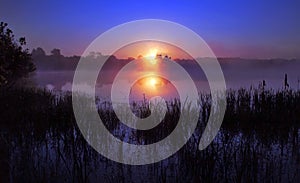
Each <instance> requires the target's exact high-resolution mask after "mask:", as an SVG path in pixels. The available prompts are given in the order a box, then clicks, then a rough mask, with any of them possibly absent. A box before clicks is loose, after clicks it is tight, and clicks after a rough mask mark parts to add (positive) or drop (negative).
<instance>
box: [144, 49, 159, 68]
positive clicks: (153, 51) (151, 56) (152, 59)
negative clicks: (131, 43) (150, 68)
mask: <svg viewBox="0 0 300 183" xmlns="http://www.w3.org/2000/svg"><path fill="white" fill-rule="evenodd" d="M157 53H158V50H157V49H150V50H149V52H148V53H147V54H146V55H145V59H146V60H147V61H149V62H150V63H151V64H156V56H157Z"/></svg>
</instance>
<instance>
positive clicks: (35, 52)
mask: <svg viewBox="0 0 300 183" xmlns="http://www.w3.org/2000/svg"><path fill="white" fill-rule="evenodd" d="M31 55H32V57H45V56H46V52H45V51H44V50H43V48H40V47H38V48H37V49H33V50H32V52H31Z"/></svg>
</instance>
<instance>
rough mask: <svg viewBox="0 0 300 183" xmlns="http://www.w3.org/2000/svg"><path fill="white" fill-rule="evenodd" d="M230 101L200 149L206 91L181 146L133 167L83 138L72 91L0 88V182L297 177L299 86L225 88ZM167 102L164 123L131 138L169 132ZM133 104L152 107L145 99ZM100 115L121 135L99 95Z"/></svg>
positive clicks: (172, 112) (173, 110)
mask: <svg viewBox="0 0 300 183" xmlns="http://www.w3.org/2000/svg"><path fill="white" fill-rule="evenodd" d="M227 102H228V106H227V111H226V114H225V119H224V122H223V124H222V127H221V130H220V132H219V133H218V135H217V137H216V138H215V140H214V141H213V143H212V144H211V145H210V146H208V147H207V148H206V149H205V150H203V151H199V150H198V149H197V147H198V142H199V139H200V137H201V133H202V132H203V129H204V127H205V123H206V121H207V119H208V111H209V109H210V97H209V96H208V95H204V94H203V95H201V101H200V103H201V110H200V119H199V123H198V127H197V129H196V131H195V133H194V135H193V136H192V137H191V139H190V140H189V141H188V143H187V144H186V145H185V146H184V147H183V148H182V149H181V150H180V151H178V152H177V153H175V154H174V155H173V156H171V157H170V158H168V159H166V160H163V161H161V162H158V163H155V164H150V165H143V166H130V165H122V164H119V163H116V162H113V161H111V160H109V159H106V158H105V157H103V156H101V155H100V154H98V153H97V152H96V151H95V150H94V149H93V148H92V147H91V146H89V145H88V144H87V142H86V141H85V140H84V138H83V137H82V135H81V133H80V132H79V129H78V128H77V125H76V122H75V119H74V115H73V111H72V100H71V96H70V95H69V94H67V93H66V94H63V95H54V94H51V93H50V92H47V91H44V90H36V89H13V88H10V89H5V90H4V89H3V90H1V92H0V147H1V148H0V164H1V166H0V182H7V181H13V182H95V181H97V182H299V181H300V144H299V143H300V92H299V91H292V90H283V91H272V90H268V91H264V90H259V89H250V90H245V89H241V90H238V91H229V92H228V98H227ZM168 105H170V106H172V107H170V108H169V111H168V112H167V115H166V118H165V120H164V122H163V124H164V125H163V126H160V127H163V129H160V130H159V129H155V130H156V131H155V133H154V132H151V130H150V132H149V133H148V134H146V133H142V132H139V131H131V135H132V136H136V137H138V139H139V141H138V142H133V141H132V142H130V141H129V142H130V143H150V142H151V139H153V138H154V137H155V138H157V137H159V138H163V137H164V136H167V135H168V133H170V132H171V131H172V129H173V128H174V126H175V125H176V121H175V120H176V119H177V118H178V116H179V115H180V114H178V113H179V110H178V106H179V105H180V104H179V103H178V102H177V101H176V100H174V101H171V102H169V104H168ZM134 108H136V109H140V112H141V115H144V116H146V115H147V114H148V113H149V111H148V108H147V106H145V105H144V104H143V103H142V104H137V105H134ZM99 114H100V116H101V118H105V120H106V121H107V123H106V126H107V128H108V129H109V130H111V131H112V132H113V133H115V135H116V136H117V137H118V138H122V135H118V133H121V132H120V131H118V130H116V129H120V124H119V123H118V120H117V118H116V117H115V116H114V113H113V111H112V110H111V108H110V104H109V103H106V102H101V101H100V104H99ZM174 121H175V122H174ZM174 123H175V125H174ZM146 136H147V137H146ZM133 139H134V138H133ZM149 139H150V140H149ZM122 140H126V139H122ZM143 141H144V142H143ZM99 143H101V142H99Z"/></svg>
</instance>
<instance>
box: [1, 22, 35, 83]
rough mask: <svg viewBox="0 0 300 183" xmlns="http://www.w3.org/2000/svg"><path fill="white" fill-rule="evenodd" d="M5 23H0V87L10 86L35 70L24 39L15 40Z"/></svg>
mask: <svg viewBox="0 0 300 183" xmlns="http://www.w3.org/2000/svg"><path fill="white" fill-rule="evenodd" d="M7 26H8V25H7V23H4V22H1V23H0V87H4V86H12V85H13V84H14V83H15V82H16V81H17V80H19V79H21V78H24V77H26V76H28V74H29V73H30V72H33V71H34V70H35V66H34V64H33V63H32V59H31V55H30V54H29V53H28V49H23V46H24V45H26V41H25V38H24V37H21V38H20V39H19V40H18V41H16V40H15V37H14V34H13V31H12V30H10V29H9V28H8V27H7Z"/></svg>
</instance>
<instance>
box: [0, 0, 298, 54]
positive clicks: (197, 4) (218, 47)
mask: <svg viewBox="0 0 300 183" xmlns="http://www.w3.org/2000/svg"><path fill="white" fill-rule="evenodd" d="M299 9H300V1H299V0H276V1H274V0H264V1H262V0H251V1H250V0H244V1H242V0H240V1H234V0H198V1H164V0H159V1H155V0H153V1H131V0H127V1H114V0H110V1H100V0H95V1H83V0H81V1H79V0H65V1H54V0H51V1H50V0H43V1H37V0H28V1H18V0H0V21H4V22H7V23H8V24H9V27H10V28H11V29H12V30H13V31H14V33H15V35H16V37H20V36H25V37H26V39H27V43H28V45H27V46H28V47H29V49H32V48H36V47H42V48H43V49H44V50H45V51H46V52H47V53H50V51H51V50H52V49H53V48H59V49H61V52H62V54H64V55H69V56H71V55H80V54H82V53H83V51H84V50H85V49H86V47H87V46H88V45H89V44H90V43H91V42H92V41H93V40H94V39H95V38H96V37H97V36H99V35H100V34H101V33H103V32H105V31H107V30H109V29H110V28H112V27H114V26H117V25H119V24H122V23H126V22H129V21H134V20H140V19H149V18H153V19H163V20H169V21H173V22H176V23H179V24H182V25H184V26H186V27H188V28H189V29H191V30H193V31H194V32H196V33H197V34H199V35H200V36H201V37H202V38H203V39H204V40H205V41H206V42H207V43H208V45H209V46H210V47H211V49H212V50H213V51H214V53H215V54H216V55H217V56H218V57H243V58H300V36H299V35H300V21H299V20H300V13H299Z"/></svg>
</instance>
